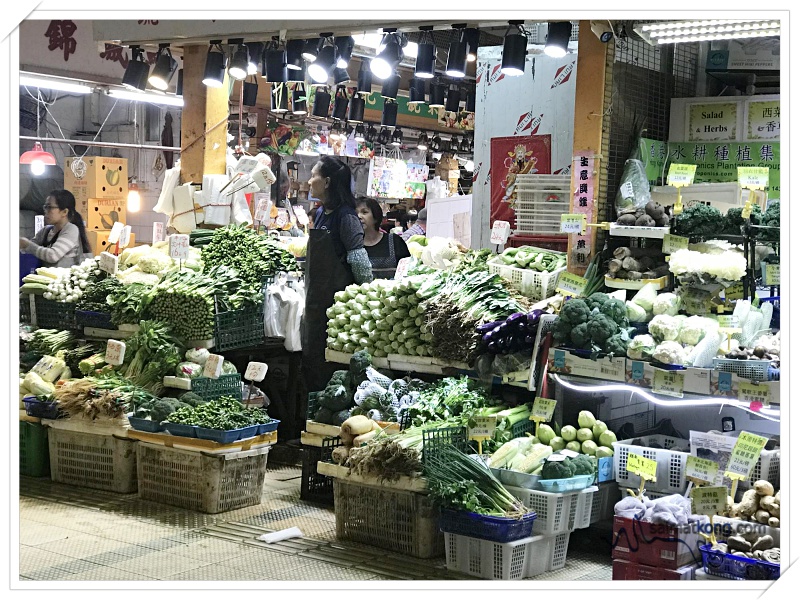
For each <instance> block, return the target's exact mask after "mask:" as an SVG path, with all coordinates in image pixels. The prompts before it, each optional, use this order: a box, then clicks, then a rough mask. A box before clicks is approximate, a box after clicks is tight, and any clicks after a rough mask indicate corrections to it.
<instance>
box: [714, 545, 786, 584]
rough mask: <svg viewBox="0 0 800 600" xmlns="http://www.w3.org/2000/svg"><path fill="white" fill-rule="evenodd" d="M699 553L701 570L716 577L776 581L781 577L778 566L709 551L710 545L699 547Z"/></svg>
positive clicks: (744, 557)
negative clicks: (701, 563) (700, 555)
mask: <svg viewBox="0 0 800 600" xmlns="http://www.w3.org/2000/svg"><path fill="white" fill-rule="evenodd" d="M700 553H701V554H702V555H703V569H705V572H706V573H708V574H709V575H714V576H716V577H724V578H725V579H748V580H765V579H778V577H780V576H781V566H780V565H776V564H775V563H769V562H766V561H763V560H756V559H755V558H747V557H746V556H734V555H733V554H727V553H725V552H719V551H717V550H711V544H705V545H703V546H700Z"/></svg>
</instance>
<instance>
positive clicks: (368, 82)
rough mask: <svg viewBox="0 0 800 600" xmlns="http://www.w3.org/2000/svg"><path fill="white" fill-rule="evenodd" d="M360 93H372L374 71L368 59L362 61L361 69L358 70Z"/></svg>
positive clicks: (358, 89) (358, 90)
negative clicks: (371, 69)
mask: <svg viewBox="0 0 800 600" xmlns="http://www.w3.org/2000/svg"><path fill="white" fill-rule="evenodd" d="M357 92H358V93H359V94H371V93H372V71H370V70H369V63H367V62H366V61H364V62H362V63H361V70H360V71H359V72H358V88H357Z"/></svg>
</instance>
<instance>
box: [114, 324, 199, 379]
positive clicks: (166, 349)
mask: <svg viewBox="0 0 800 600" xmlns="http://www.w3.org/2000/svg"><path fill="white" fill-rule="evenodd" d="M172 331H173V330H172V327H171V326H169V325H167V324H166V323H162V322H158V321H142V322H141V324H140V326H139V331H137V332H136V333H135V334H134V335H133V336H131V337H130V338H128V340H127V341H126V344H127V350H126V352H125V363H124V364H123V365H122V367H121V369H120V372H121V373H123V374H124V376H125V377H127V378H128V379H130V380H131V381H132V382H133V383H135V384H136V385H139V386H141V387H143V388H145V389H147V390H150V391H153V392H156V393H157V392H158V391H159V390H160V389H161V388H162V387H163V385H162V383H161V382H162V379H163V378H164V375H171V374H172V373H173V372H174V371H175V367H176V366H178V363H180V362H181V360H182V359H183V353H184V348H183V345H182V344H181V343H180V342H179V341H178V339H177V338H176V337H175V336H174V335H173V333H172Z"/></svg>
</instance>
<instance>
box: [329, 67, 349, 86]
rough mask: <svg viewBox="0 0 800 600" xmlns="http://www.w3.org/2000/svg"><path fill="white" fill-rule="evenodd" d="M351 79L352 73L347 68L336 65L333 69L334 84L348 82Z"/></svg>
mask: <svg viewBox="0 0 800 600" xmlns="http://www.w3.org/2000/svg"><path fill="white" fill-rule="evenodd" d="M348 81H350V73H348V72H347V69H340V68H339V67H336V68H335V69H334V70H333V83H334V85H339V84H340V83H346V82H348Z"/></svg>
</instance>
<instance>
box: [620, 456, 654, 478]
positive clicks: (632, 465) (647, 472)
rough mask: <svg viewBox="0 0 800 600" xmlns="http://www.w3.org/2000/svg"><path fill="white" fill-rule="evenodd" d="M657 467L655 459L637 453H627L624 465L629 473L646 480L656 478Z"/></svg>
mask: <svg viewBox="0 0 800 600" xmlns="http://www.w3.org/2000/svg"><path fill="white" fill-rule="evenodd" d="M657 467H658V465H657V463H656V461H654V460H650V459H649V458H645V457H644V456H639V455H638V454H633V453H632V452H629V453H628V463H627V466H626V467H625V468H626V469H627V470H628V471H629V472H630V473H633V474H634V475H638V476H639V477H641V478H642V479H647V480H648V481H655V480H656V468H657Z"/></svg>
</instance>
